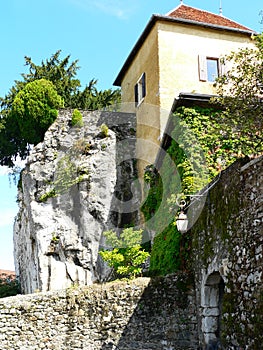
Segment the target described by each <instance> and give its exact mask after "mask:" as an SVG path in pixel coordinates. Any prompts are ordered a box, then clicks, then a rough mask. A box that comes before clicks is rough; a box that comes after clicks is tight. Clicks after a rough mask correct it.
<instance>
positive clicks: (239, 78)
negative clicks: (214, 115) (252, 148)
mask: <svg viewBox="0 0 263 350" xmlns="http://www.w3.org/2000/svg"><path fill="white" fill-rule="evenodd" d="M254 40H255V44H256V47H255V49H252V48H243V49H241V50H239V51H237V52H233V53H231V54H230V55H229V56H227V57H225V58H224V61H225V62H224V63H225V66H226V67H228V69H227V71H226V72H225V74H224V75H222V76H221V77H219V78H218V80H217V82H216V88H217V93H218V95H219V98H216V102H217V103H220V104H221V105H222V107H223V108H224V113H222V114H221V124H231V125H232V127H233V126H234V128H235V130H236V131H238V132H239V133H240V135H246V136H247V135H250V137H251V138H252V137H253V138H254V141H255V142H257V150H258V151H259V150H260V149H261V150H262V126H263V34H261V35H258V36H256V37H255V38H254Z"/></svg>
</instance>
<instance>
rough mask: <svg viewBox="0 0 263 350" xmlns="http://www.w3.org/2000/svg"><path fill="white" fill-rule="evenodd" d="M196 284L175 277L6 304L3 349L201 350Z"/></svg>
mask: <svg viewBox="0 0 263 350" xmlns="http://www.w3.org/2000/svg"><path fill="white" fill-rule="evenodd" d="M191 283H192V282H191V279H188V276H175V275H173V276H172V275H171V276H167V277H165V278H155V279H152V280H150V278H139V279H136V280H133V281H130V282H129V283H127V282H114V283H108V284H102V285H93V286H90V287H86V288H85V289H84V288H83V289H80V288H74V287H73V288H69V289H67V290H64V291H57V292H48V293H45V294H44V293H37V294H32V295H24V296H15V297H9V298H4V299H1V300H0V344H1V346H0V347H1V350H10V349H13V350H39V349H55V350H73V349H75V350H80V349H84V350H112V349H115V347H114V345H117V347H116V349H125V350H135V349H140V350H175V349H176V350H184V349H189V350H196V349H197V348H198V338H197V323H196V316H195V315H196V305H195V297H194V289H193V286H192V285H191ZM113 344H114V345H113Z"/></svg>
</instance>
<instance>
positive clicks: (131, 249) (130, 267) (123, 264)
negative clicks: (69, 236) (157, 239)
mask: <svg viewBox="0 0 263 350" xmlns="http://www.w3.org/2000/svg"><path fill="white" fill-rule="evenodd" d="M104 236H105V237H106V244H107V245H108V246H110V247H112V249H111V250H101V251H100V252H99V254H100V256H101V257H102V259H103V260H104V261H106V262H107V263H108V265H109V266H110V267H112V268H113V270H114V272H115V274H116V277H119V276H121V277H128V278H130V277H135V276H137V275H140V274H141V273H142V264H143V263H144V262H145V260H146V259H147V258H148V257H149V253H148V252H146V251H144V250H143V249H142V246H141V242H142V230H138V231H135V230H133V228H132V227H130V228H126V229H124V230H123V231H122V233H121V234H120V236H119V237H118V236H117V234H116V232H114V231H112V230H111V231H106V232H104Z"/></svg>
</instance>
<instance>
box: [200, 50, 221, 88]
mask: <svg viewBox="0 0 263 350" xmlns="http://www.w3.org/2000/svg"><path fill="white" fill-rule="evenodd" d="M198 63H199V79H200V80H201V81H208V82H210V83H213V82H214V81H215V80H216V78H218V76H219V60H218V58H211V57H206V56H203V55H199V57H198Z"/></svg>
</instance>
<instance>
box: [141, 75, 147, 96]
mask: <svg viewBox="0 0 263 350" xmlns="http://www.w3.org/2000/svg"><path fill="white" fill-rule="evenodd" d="M145 96H146V78H145V73H143V75H142V98H144V97H145Z"/></svg>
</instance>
